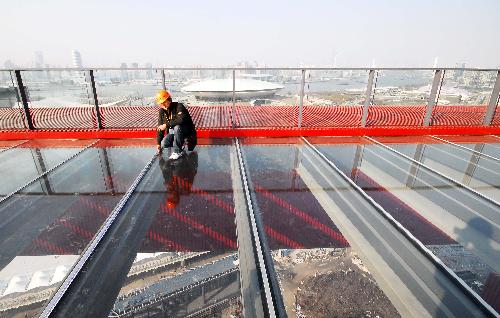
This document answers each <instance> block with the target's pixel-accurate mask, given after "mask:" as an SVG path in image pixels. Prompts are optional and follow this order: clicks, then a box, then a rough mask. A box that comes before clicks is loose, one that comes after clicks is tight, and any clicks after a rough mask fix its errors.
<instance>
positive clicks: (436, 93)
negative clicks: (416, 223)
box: [0, 68, 500, 130]
mask: <svg viewBox="0 0 500 318" xmlns="http://www.w3.org/2000/svg"><path fill="white" fill-rule="evenodd" d="M153 70H154V71H156V72H157V73H158V74H160V73H161V79H158V82H155V83H156V85H157V86H158V87H156V88H155V87H153V86H151V85H150V81H151V79H149V80H143V79H140V78H138V76H135V77H134V76H132V80H131V79H129V78H128V77H127V78H126V79H125V80H124V81H125V82H126V83H134V84H137V85H143V91H138V90H137V88H136V87H135V88H134V91H137V92H138V94H139V93H140V95H141V96H142V97H141V102H140V105H139V102H136V104H137V105H132V104H133V103H134V98H133V97H131V98H129V99H127V100H121V101H120V103H127V102H128V103H129V104H131V105H129V106H120V103H117V104H115V103H113V102H111V103H109V97H107V96H102V102H100V98H99V96H98V91H99V89H96V84H97V86H98V88H101V87H102V86H108V85H109V86H110V87H112V86H113V85H115V84H116V79H115V78H112V79H111V80H109V81H100V80H98V81H97V83H96V79H95V78H94V73H95V71H99V72H101V71H103V72H106V71H111V72H112V71H119V72H122V73H123V72H127V71H134V72H144V73H145V74H149V73H151V72H152V71H153ZM0 71H3V72H10V74H11V77H12V79H13V82H14V81H15V82H16V83H17V84H16V85H17V89H18V91H19V96H20V102H18V104H19V105H18V107H17V108H15V107H14V108H10V109H9V108H0V130H36V129H67V130H75V129H90V130H112V129H136V128H140V129H152V128H154V126H155V123H156V107H154V106H144V103H143V99H144V96H149V95H153V94H154V91H155V89H160V88H165V87H167V86H168V85H167V84H169V83H170V82H168V83H167V82H166V79H165V72H166V71H168V72H193V74H201V73H202V72H220V73H221V74H231V73H232V75H231V76H232V82H233V84H232V98H231V100H227V102H226V104H224V103H219V104H218V105H213V104H211V105H208V106H207V105H205V106H202V105H200V106H195V105H193V106H191V107H190V112H191V113H192V117H193V120H194V122H195V124H196V126H197V127H200V128H204V129H215V130H220V129H224V130H226V129H234V128H281V129H284V128H338V127H351V128H352V127H426V126H448V127H450V126H500V111H497V105H498V99H499V93H500V70H499V69H465V68H440V69H436V68H378V69H372V68H350V69H349V68H265V69H264V68H253V69H247V68H169V69H151V68H134V69H121V68H100V69H58V68H53V69H26V70H0ZM51 71H54V72H67V73H68V74H71V72H73V73H75V74H76V72H84V73H85V76H84V77H83V78H84V80H85V87H86V89H85V90H86V93H87V94H88V99H89V101H91V104H93V105H89V106H85V105H83V106H82V105H78V106H71V105H70V104H69V103H68V105H67V106H65V107H50V105H48V106H45V107H34V106H33V104H32V103H31V102H30V100H29V94H27V91H28V89H29V87H28V86H29V85H27V83H26V81H24V82H23V72H40V74H48V73H49V72H51ZM237 71H245V72H246V73H260V72H261V71H263V72H270V73H272V72H274V73H276V74H278V72H296V73H297V74H296V75H295V76H292V77H290V78H293V81H290V80H289V78H288V79H287V77H284V76H276V78H279V80H280V82H281V83H283V85H285V84H290V83H292V84H290V85H293V84H297V85H298V86H296V87H295V88H293V89H296V90H297V92H296V95H293V96H292V97H293V98H291V97H290V96H289V97H290V98H289V99H288V101H280V103H277V104H276V105H264V106H252V105H259V104H260V103H261V102H262V101H267V100H261V101H260V102H256V103H253V104H252V105H242V104H241V103H239V102H237V93H238V87H237V84H236V83H237V82H236V77H237V73H236V72H237ZM148 72H149V73H148ZM321 72H322V73H321ZM344 72H347V73H346V74H347V75H345V76H344V75H343V74H344ZM353 72H357V73H356V74H357V75H356V76H355V77H353V75H352V74H353ZM386 72H398V74H399V72H401V74H403V75H404V74H406V73H407V72H413V73H412V74H413V77H412V76H408V77H407V78H406V80H407V81H406V82H404V83H403V82H401V81H400V82H399V83H400V84H399V87H392V88H391V87H377V86H380V81H383V78H384V77H383V76H384V75H383V74H386ZM423 72H426V73H425V74H428V75H431V74H432V73H433V77H431V76H428V77H429V83H428V84H429V85H428V88H429V89H428V90H429V91H428V92H427V91H426V90H425V89H424V90H422V91H418V92H417V93H415V92H414V91H413V93H412V91H411V90H410V89H409V88H408V91H404V90H403V91H402V90H401V88H404V87H406V86H407V87H413V88H412V89H414V88H415V87H416V82H415V83H414V84H412V83H411V81H415V78H416V77H415V75H418V74H423ZM464 72H469V73H471V75H470V76H469V77H470V79H469V78H468V77H467V78H465V79H466V80H467V81H465V80H464V81H465V82H466V83H467V84H464V83H463V82H464V81H462V82H460V81H457V82H456V83H455V82H453V83H454V84H453V85H456V86H457V89H458V88H460V87H464V85H469V86H467V87H469V88H471V89H470V91H471V92H472V91H474V94H476V95H477V96H476V97H477V98H476V99H471V100H473V101H475V102H477V103H479V104H481V103H482V101H486V99H487V98H486V96H489V98H488V100H487V101H486V102H487V104H482V105H466V106H465V105H460V104H461V103H463V102H461V101H459V102H455V103H454V102H451V103H450V104H449V105H446V106H443V105H442V104H443V103H444V102H449V101H445V100H444V98H443V97H441V95H444V93H442V92H441V90H442V88H443V83H444V82H445V75H447V76H448V75H450V74H451V75H450V76H451V78H452V80H453V79H456V78H457V77H459V76H462V77H463V76H464V75H463V74H464ZM214 74H217V73H214ZM299 74H300V75H299ZM311 74H317V75H315V76H316V77H317V80H315V79H314V78H311ZM324 74H331V75H332V77H331V78H328V77H326V76H324ZM335 74H337V75H338V74H340V76H341V77H340V78H339V77H335V76H337V75H335ZM379 74H382V75H379ZM243 75H244V74H243ZM147 76H149V77H151V74H149V75H147ZM419 76H421V77H419V78H418V79H419V80H418V83H419V85H422V83H424V82H425V81H426V79H427V77H425V76H423V75H419ZM183 78H184V79H186V78H185V77H183ZM199 78H201V77H199ZM207 78H209V77H207ZM80 80H81V79H80ZM134 80H135V82H134ZM340 80H341V81H340ZM148 81H149V82H148ZM335 81H336V82H335ZM447 81H450V79H447ZM125 82H124V83H125ZM347 82H352V83H354V82H357V83H358V84H357V85H358V86H357V87H358V88H357V91H356V92H355V93H353V92H352V91H349V90H348V89H344V88H341V87H340V86H336V85H348V83H347ZM377 82H379V83H378V84H377ZM39 83H41V82H33V83H32V84H33V85H39ZM314 83H326V84H324V85H326V86H328V85H330V86H331V87H332V89H331V90H328V89H327V90H326V91H325V92H322V93H317V92H307V91H306V89H305V87H306V86H307V87H309V85H310V84H314ZM359 83H366V86H365V87H364V88H363V87H362V85H361V86H359V85H360V84H359ZM146 84H147V85H149V87H147V89H146V86H144V85H146ZM160 84H161V85H160ZM448 85H449V83H448ZM460 85H462V86H460ZM37 89H38V88H37ZM293 89H292V90H293ZM331 92H334V93H338V94H336V95H335V94H333V95H332V96H329V95H328V93H331ZM381 92H384V93H385V94H387V96H384V98H383V99H381V100H380V103H383V104H382V105H381V104H379V103H378V102H377V103H376V102H375V100H377V101H379V99H378V98H379V97H380V96H377V98H376V95H377V94H381ZM184 93H186V92H184ZM184 93H183V94H184ZM226 93H227V92H226ZM315 94H316V95H318V96H319V97H318V96H316V95H315ZM398 94H399V95H402V96H399V95H398ZM411 94H414V95H411ZM309 95H314V96H316V97H313V98H309V97H310V96H309ZM395 95H398V96H395ZM349 96H350V97H349ZM391 96H392V97H394V98H393V100H391V98H392V97H391ZM411 96H417V97H411ZM447 96H448V97H447V98H449V94H448V95H447ZM122 97H123V96H122ZM479 97H480V98H479ZM346 98H348V99H349V98H351V99H350V100H349V101H348V102H345V99H346ZM412 98H413V99H412ZM440 98H441V99H440ZM294 99H296V102H294V101H293V100H294ZM457 99H458V100H461V99H462V95H460V94H459V93H457ZM386 101H387V103H386ZM407 101H409V102H408V103H407ZM419 101H420V104H419ZM471 103H473V102H471ZM200 104H202V103H200ZM339 104H340V105H339Z"/></svg>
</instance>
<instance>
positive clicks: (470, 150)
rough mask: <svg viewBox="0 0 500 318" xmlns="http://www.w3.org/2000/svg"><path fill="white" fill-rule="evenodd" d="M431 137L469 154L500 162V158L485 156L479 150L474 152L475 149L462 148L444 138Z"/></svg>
mask: <svg viewBox="0 0 500 318" xmlns="http://www.w3.org/2000/svg"><path fill="white" fill-rule="evenodd" d="M431 137H432V138H434V139H437V140H439V141H442V142H445V143H447V144H449V145H452V146H454V147H455V148H460V149H462V150H465V151H467V152H473V153H475V154H478V155H480V156H481V157H485V158H488V159H491V160H494V161H498V162H500V158H497V157H493V156H490V155H487V154H485V153H482V152H479V151H477V150H473V149H470V148H467V147H464V146H462V145H459V144H457V143H454V142H451V141H448V140H446V139H443V138H439V137H437V136H432V135H431Z"/></svg>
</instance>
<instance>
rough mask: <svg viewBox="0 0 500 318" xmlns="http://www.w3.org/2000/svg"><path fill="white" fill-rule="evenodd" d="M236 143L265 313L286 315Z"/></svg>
mask: <svg viewBox="0 0 500 318" xmlns="http://www.w3.org/2000/svg"><path fill="white" fill-rule="evenodd" d="M235 144H236V152H237V155H238V162H239V166H240V173H241V179H242V181H243V191H244V193H245V199H246V203H247V208H248V218H249V222H250V225H251V232H252V238H253V244H254V248H255V253H256V255H257V261H258V263H257V264H258V267H259V275H260V280H261V282H262V284H263V288H264V297H265V300H266V303H265V308H266V312H265V315H266V317H286V312H285V306H284V304H283V299H282V296H281V291H280V287H279V283H278V279H277V277H276V273H275V271H274V265H273V260H272V256H271V251H270V248H269V245H268V244H267V238H266V234H265V231H264V226H263V224H262V220H261V217H260V213H259V212H258V211H254V207H255V209H258V207H257V206H256V205H254V202H255V197H254V195H255V194H254V193H251V192H250V189H249V183H250V181H249V180H248V177H249V176H248V175H247V172H246V168H245V167H246V166H245V160H244V158H243V154H242V153H241V147H240V142H239V140H238V138H236V139H235Z"/></svg>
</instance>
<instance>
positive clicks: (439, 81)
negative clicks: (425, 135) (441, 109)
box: [424, 70, 444, 127]
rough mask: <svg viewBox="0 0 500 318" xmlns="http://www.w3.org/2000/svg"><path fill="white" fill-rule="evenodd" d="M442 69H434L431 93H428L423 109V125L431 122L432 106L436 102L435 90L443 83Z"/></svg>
mask: <svg viewBox="0 0 500 318" xmlns="http://www.w3.org/2000/svg"><path fill="white" fill-rule="evenodd" d="M443 78H444V71H443V70H436V71H435V72H434V80H433V82H432V88H431V93H430V95H429V101H428V102H427V109H426V110H425V117H424V126H426V127H427V126H429V125H430V124H431V116H432V111H433V110H434V106H436V104H437V92H438V90H439V88H440V87H441V85H442V84H443Z"/></svg>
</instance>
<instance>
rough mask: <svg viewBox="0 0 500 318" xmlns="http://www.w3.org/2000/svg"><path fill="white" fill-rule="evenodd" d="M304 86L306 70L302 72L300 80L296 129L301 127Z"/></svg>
mask: <svg viewBox="0 0 500 318" xmlns="http://www.w3.org/2000/svg"><path fill="white" fill-rule="evenodd" d="M305 85H306V70H305V69H303V70H302V76H301V79H300V100H299V119H298V125H297V126H298V127H299V128H300V127H301V126H302V108H303V106H304V86H305Z"/></svg>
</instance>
